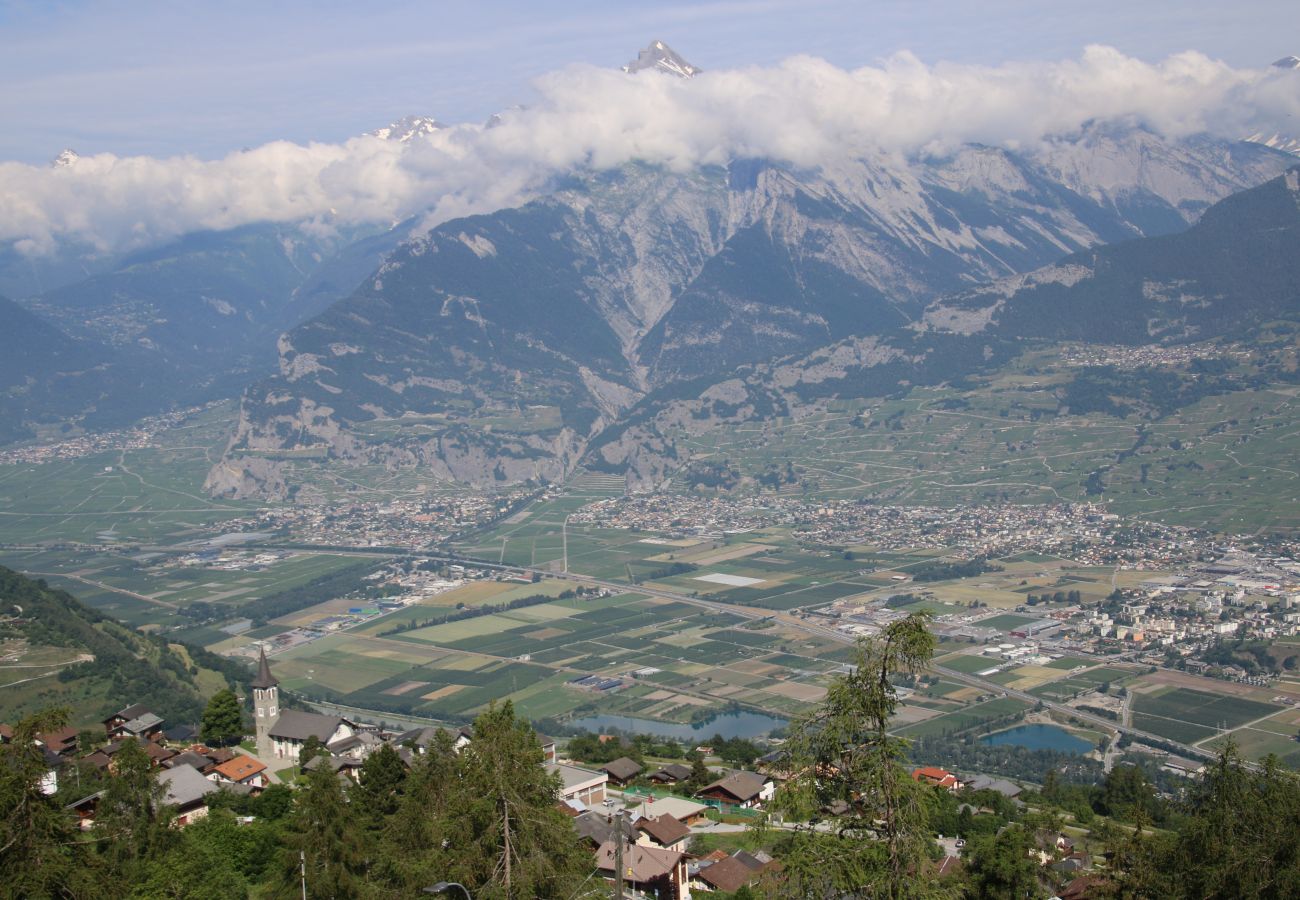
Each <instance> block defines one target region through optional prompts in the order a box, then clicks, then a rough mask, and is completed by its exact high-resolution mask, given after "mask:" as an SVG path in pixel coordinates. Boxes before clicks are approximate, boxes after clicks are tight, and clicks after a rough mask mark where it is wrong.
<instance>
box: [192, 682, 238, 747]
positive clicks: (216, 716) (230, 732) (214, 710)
mask: <svg viewBox="0 0 1300 900" xmlns="http://www.w3.org/2000/svg"><path fill="white" fill-rule="evenodd" d="M199 733H200V734H201V735H202V737H203V740H205V741H207V742H208V743H209V744H216V745H218V746H220V745H222V744H227V743H233V742H235V741H238V740H239V739H240V738H241V737H243V736H244V714H243V711H242V710H240V708H239V700H238V698H236V697H235V692H234V691H232V690H230V688H222V689H221V690H219V691H217V692H216V693H215V694H213V695H212V699H211V700H209V701H208V706H207V708H206V709H204V710H203V723H202V727H201V728H200V732H199Z"/></svg>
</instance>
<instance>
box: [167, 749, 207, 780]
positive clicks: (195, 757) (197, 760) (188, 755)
mask: <svg viewBox="0 0 1300 900" xmlns="http://www.w3.org/2000/svg"><path fill="white" fill-rule="evenodd" d="M216 765H217V761H216V760H215V759H213V758H212V757H210V756H208V755H207V754H206V753H200V752H199V751H197V750H185V751H182V752H180V753H177V754H176V755H175V756H173V757H172V758H171V759H168V760H164V761H163V766H165V767H166V768H168V769H174V768H176V767H177V766H191V767H193V768H195V769H197V770H198V771H199V772H201V773H203V774H204V775H207V774H209V773H210V772H211V771H212V770H213V768H215V767H216Z"/></svg>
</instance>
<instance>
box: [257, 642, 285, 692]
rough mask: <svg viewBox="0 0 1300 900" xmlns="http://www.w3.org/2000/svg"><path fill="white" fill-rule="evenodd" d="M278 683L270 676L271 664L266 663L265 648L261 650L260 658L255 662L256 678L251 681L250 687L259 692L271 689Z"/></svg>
mask: <svg viewBox="0 0 1300 900" xmlns="http://www.w3.org/2000/svg"><path fill="white" fill-rule="evenodd" d="M279 683H280V682H279V681H278V680H277V679H276V677H275V676H274V675H272V674H271V664H270V663H268V662H267V661H266V648H265V647H263V648H262V652H261V656H259V657H258V660H257V677H255V678H254V679H253V681H252V685H253V687H255V688H258V689H260V690H265V689H266V688H273V687H275V686H276V685H277V684H279Z"/></svg>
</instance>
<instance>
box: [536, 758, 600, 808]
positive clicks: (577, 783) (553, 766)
mask: <svg viewBox="0 0 1300 900" xmlns="http://www.w3.org/2000/svg"><path fill="white" fill-rule="evenodd" d="M546 770H547V771H548V772H550V773H552V774H555V775H559V776H560V797H559V798H560V800H562V801H565V802H568V801H570V800H573V801H577V802H578V803H581V804H583V805H584V806H591V805H594V804H598V803H604V802H605V786H606V785H607V784H608V783H609V775H607V774H606V773H604V772H593V771H592V770H591V769H584V768H582V767H581V766H572V765H569V764H568V763H555V762H552V763H546Z"/></svg>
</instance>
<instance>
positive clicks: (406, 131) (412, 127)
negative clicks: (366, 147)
mask: <svg viewBox="0 0 1300 900" xmlns="http://www.w3.org/2000/svg"><path fill="white" fill-rule="evenodd" d="M445 127H446V126H445V125H443V124H442V123H441V122H439V121H438V120H437V119H434V118H431V117H430V116H406V117H404V118H401V119H398V120H397V121H396V122H394V123H392V124H391V125H388V126H385V127H384V128H376V129H375V130H374V131H368V132H366V133H367V134H370V135H373V136H374V137H377V138H379V139H380V140H381V141H398V142H400V143H403V144H405V143H407V142H409V141H412V140H414V139H415V138H418V137H424V136H425V135H429V134H433V133H434V132H435V131H437V130H438V129H439V128H445Z"/></svg>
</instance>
